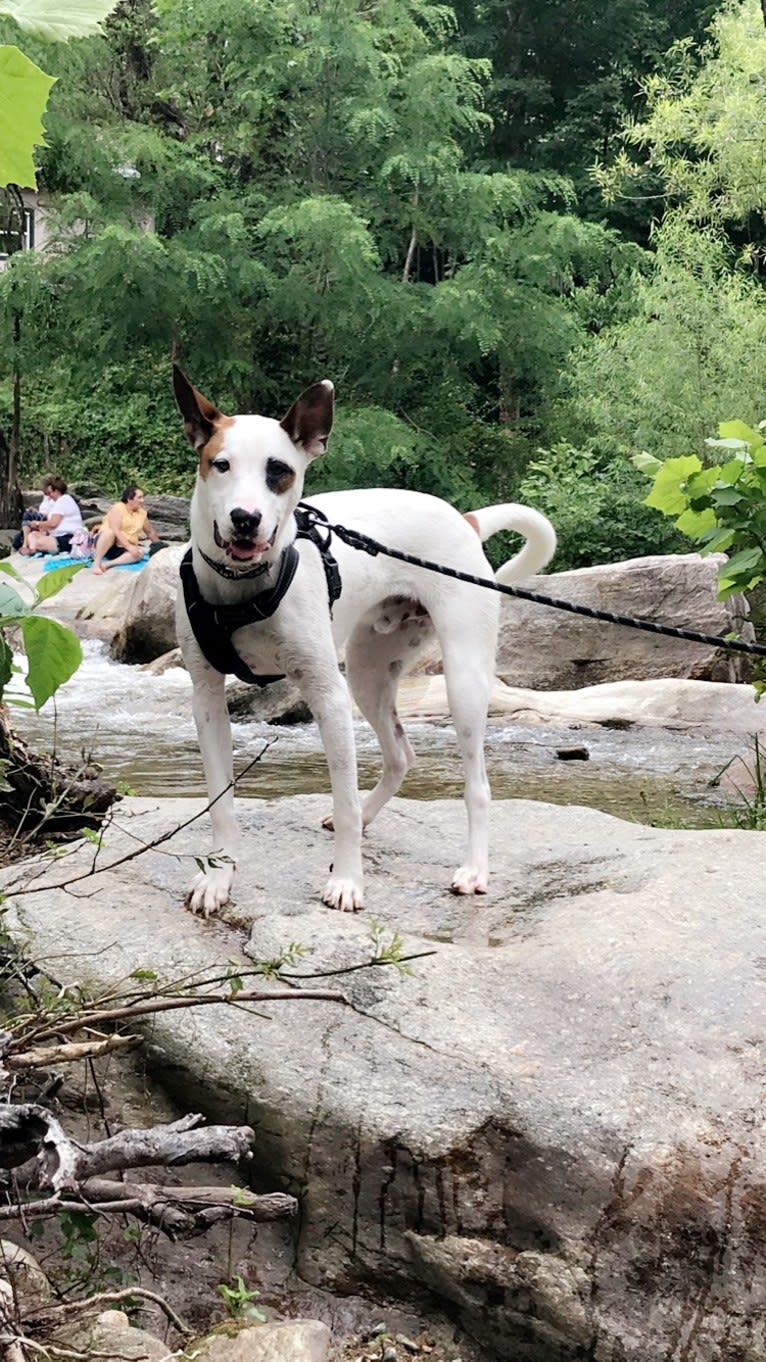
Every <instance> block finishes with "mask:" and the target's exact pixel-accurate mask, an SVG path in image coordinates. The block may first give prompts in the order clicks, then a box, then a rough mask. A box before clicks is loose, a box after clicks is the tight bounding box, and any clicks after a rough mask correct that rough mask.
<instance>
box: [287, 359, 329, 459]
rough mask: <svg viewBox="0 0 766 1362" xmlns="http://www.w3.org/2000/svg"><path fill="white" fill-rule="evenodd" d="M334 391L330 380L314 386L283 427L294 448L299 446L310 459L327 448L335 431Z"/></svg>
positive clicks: (302, 398)
mask: <svg viewBox="0 0 766 1362" xmlns="http://www.w3.org/2000/svg"><path fill="white" fill-rule="evenodd" d="M334 395H335V389H334V387H333V385H332V383H331V382H330V380H329V378H325V379H323V380H322V382H321V383H314V384H312V386H311V387H310V388H307V389H306V391H305V392H303V393H301V395H300V397H299V398H298V400H297V402H293V405H292V406H291V408H290V410H289V411H288V413H287V415H286V416H284V417H283V418H282V420H281V422H280V425H281V427H282V429H283V430H284V431H286V432H287V434H288V435H289V436H290V439H291V440H292V442H293V444H295V445H300V447H301V449H302V450H303V452H304V454H305V455H306V458H307V459H315V458H316V457H317V455H318V454H323V453H324V451H325V450H326V448H327V439H328V436H329V434H330V431H331V430H332V412H333V398H334Z"/></svg>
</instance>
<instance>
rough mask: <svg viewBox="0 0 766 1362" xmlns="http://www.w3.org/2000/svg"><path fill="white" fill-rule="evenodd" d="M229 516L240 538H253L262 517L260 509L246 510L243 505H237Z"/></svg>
mask: <svg viewBox="0 0 766 1362" xmlns="http://www.w3.org/2000/svg"><path fill="white" fill-rule="evenodd" d="M229 518H230V520H231V523H232V528H233V530H234V533H235V535H236V536H237V537H238V538H239V539H252V538H253V537H254V535H255V532H256V530H257V529H258V526H259V525H260V523H261V519H262V517H261V513H260V511H245V510H243V508H242V507H241V506H235V507H234V510H233V511H230V512H229Z"/></svg>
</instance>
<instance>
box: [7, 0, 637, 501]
mask: <svg viewBox="0 0 766 1362" xmlns="http://www.w3.org/2000/svg"><path fill="white" fill-rule="evenodd" d="M125 14H126V6H125V0H123V5H122V6H121V7H120V9H119V10H118V11H117V14H116V15H115V18H114V20H110V23H109V25H108V26H107V32H106V35H105V38H104V39H98V40H95V39H94V40H89V42H88V43H85V44H78V45H76V47H75V48H72V49H71V50H70V49H62V52H61V58H60V61H59V64H58V65H57V68H56V71H57V74H59V75H60V76H61V77H62V79H61V80H60V81H59V83H58V85H57V86H56V87H55V90H54V94H53V97H52V100H51V111H50V116H49V119H48V129H49V132H48V142H49V146H48V148H47V149H46V150H45V151H44V153H43V160H42V173H43V177H44V182H45V184H46V186H49V187H50V189H51V190H55V196H56V205H57V218H56V231H57V236H58V241H59V242H60V253H59V254H58V255H57V256H56V257H55V258H54V259H51V260H50V261H48V262H46V263H44V264H42V263H41V264H40V265H39V267H38V273H39V275H40V276H42V277H43V278H44V279H45V281H46V282H45V287H46V288H47V290H48V294H49V298H50V306H49V307H48V308H47V309H45V310H44V311H42V312H40V311H38V309H37V308H36V307H34V306H32V305H31V303H30V305H29V306H26V305H25V306H24V318H25V326H29V327H30V343H29V363H30V365H31V366H32V367H31V368H30V370H29V373H28V377H27V386H26V411H27V419H28V422H29V423H30V424H29V425H28V430H29V432H30V434H34V433H35V432H39V436H40V438H45V439H46V440H47V441H48V442H49V443H50V442H51V441H53V442H54V447H58V448H60V449H61V450H62V453H63V454H64V457H65V464H64V466H65V467H66V471H67V472H68V473H69V474H70V475H71V474H72V473H73V472H74V471H76V470H77V469H78V468H79V469H80V470H82V469H83V467H84V466H85V465H87V466H88V467H89V468H90V467H92V466H93V464H94V463H95V462H97V461H100V467H101V468H102V470H103V469H106V471H107V476H109V477H110V478H111V479H113V480H115V481H116V480H117V477H118V473H119V475H122V474H123V473H125V472H127V471H132V472H134V473H139V472H141V471H142V470H144V469H151V468H154V469H155V474H154V477H153V478H152V485H154V486H157V485H158V482H159V481H160V480H161V481H162V483H163V484H164V485H165V486H170V485H171V484H172V485H174V486H175V487H176V489H177V488H178V484H179V482H180V481H181V479H182V478H184V477H187V476H188V474H187V472H186V470H187V469H188V462H187V461H186V459H185V457H184V455H183V453H182V446H181V442H180V441H178V442H177V447H178V456H177V462H176V465H175V467H172V466H171V463H172V460H171V459H169V458H166V454H165V451H166V449H167V448H168V441H169V440H171V439H174V438H175V435H174V432H175V429H176V426H175V420H174V417H173V414H172V406H171V399H170V395H169V391H168V387H167V385H166V384H165V381H164V376H162V375H163V364H166V363H167V358H168V356H169V355H172V356H173V357H179V358H181V359H182V361H183V363H184V364H185V366H186V367H187V369H188V370H189V371H190V372H191V373H192V374H194V375H195V376H196V377H197V378H198V380H199V381H200V382H202V383H204V384H205V385H206V386H207V387H208V388H209V389H210V390H211V391H214V392H215V394H216V397H217V398H218V400H219V401H220V402H221V404H222V406H224V408H225V407H226V406H227V405H230V406H233V407H235V408H239V409H242V408H250V409H262V410H268V411H274V410H277V411H278V410H279V409H280V407H286V406H287V404H288V403H289V402H290V401H291V400H292V399H293V397H294V395H295V392H296V390H297V389H299V388H300V387H301V386H304V385H305V384H306V383H307V382H309V381H312V380H314V379H315V378H317V377H318V376H321V375H322V374H328V375H329V376H331V377H332V378H333V379H334V380H335V381H336V382H337V383H338V385H339V392H340V397H341V400H342V406H343V408H346V409H347V410H348V415H349V418H351V417H352V415H353V413H355V412H357V411H358V412H359V419H358V420H356V421H354V422H351V423H350V424H349V426H348V429H349V430H351V428H352V425H353V428H354V429H355V431H357V432H358V431H359V430H361V429H362V428H363V427H364V428H368V427H369V422H370V420H371V416H372V414H373V413H374V412H376V411H377V412H379V413H380V418H379V425H380V428H381V429H383V428H385V429H386V430H387V431H390V432H393V431H394V429H395V430H396V432H397V434H396V435H395V436H394V435H392V438H393V439H394V445H395V447H396V449H397V450H398V451H399V453H398V455H397V457H396V458H389V457H388V454H387V452H386V453H383V454H381V453H380V452H379V449H378V442H377V441H374V440H373V441H371V443H370V446H369V448H368V449H367V450H366V452H365V457H364V458H363V460H362V462H361V463H360V464H359V465H358V466H357V469H356V473H357V478H356V480H357V482H363V481H365V480H374V481H379V480H380V477H381V470H383V471H384V476H385V477H387V478H389V479H390V480H391V481H395V480H400V479H401V478H405V479H411V480H412V481H414V482H416V483H417V484H418V485H423V486H425V487H426V488H427V489H428V490H434V491H436V490H438V491H440V492H442V493H443V494H446V495H452V496H454V497H456V498H458V497H462V496H465V497H471V498H473V497H476V496H482V495H488V494H490V493H492V494H493V495H494V494H495V492H496V491H501V492H503V493H504V494H508V493H510V492H512V491H513V487H514V485H515V482H516V480H517V478H518V474H519V472H520V470H521V467H522V466H523V462H524V459H525V457H526V451H527V450H528V448H529V443H528V442H529V438H530V436H531V435H533V434H534V433H535V431H536V427H537V426H538V425H539V421H540V419H541V413H542V412H543V410H544V408H545V404H546V403H548V402H550V401H551V399H552V397H553V394H554V393H555V391H556V390H557V387H558V382H559V372H560V369H561V368H562V366H563V365H564V363H565V360H566V356H567V354H568V351H569V349H570V348H571V346H572V345H573V344H574V343H577V342H578V341H579V340H580V339H581V338H582V337H583V336H584V334H585V333H586V331H587V329H588V327H589V326H591V325H593V324H594V319H596V318H597V319H598V324H599V325H602V324H603V322H604V320H605V319H607V318H608V317H609V316H610V315H611V309H612V306H613V303H612V300H613V299H614V298H616V297H617V296H618V295H619V293H620V287H619V285H616V283H615V280H616V279H619V278H620V277H621V276H622V275H623V274H624V272H625V270H626V268H627V267H628V264H629V263H630V262H629V259H628V258H627V256H626V252H625V251H624V250H623V249H622V247H621V246H620V244H619V242H618V241H617V240H616V239H615V237H614V236H613V235H611V234H609V233H607V232H605V231H604V230H603V229H602V228H601V227H598V226H596V225H592V224H591V225H588V224H582V223H580V222H578V220H577V218H576V217H575V216H574V214H573V212H572V211H571V210H572V208H573V200H572V195H571V190H570V187H569V186H568V183H567V181H566V180H565V179H563V178H562V177H561V176H556V175H530V174H529V173H527V172H514V171H510V170H509V171H507V172H504V173H500V172H495V173H488V172H487V171H486V170H485V169H483V168H482V167H481V165H480V164H471V163H470V162H469V160H468V153H469V151H471V149H472V148H473V147H474V146H475V144H476V141H477V139H478V138H479V137H480V136H481V135H482V133H483V132H485V131H487V129H488V120H487V116H486V111H485V109H484V92H485V90H486V86H487V81H488V79H489V74H490V73H489V68H488V65H487V63H486V61H482V60H477V59H469V58H467V57H465V56H462V55H460V54H459V53H456V52H455V51H454V50H452V49H451V46H450V45H451V44H453V42H454V36H455V35H454V18H453V16H452V12H451V11H450V10H449V9H447V8H446V7H444V6H432V5H423V4H422V3H420V0H417V2H416V0H407V3H405V4H402V3H400V2H399V0H397V3H396V4H394V3H393V0H391V3H384V4H381V5H379V6H376V7H375V8H374V9H370V8H369V7H368V6H366V5H363V4H361V3H359V0H336V3H335V4H334V5H332V6H325V5H322V6H316V5H314V4H311V3H309V0H292V2H291V3H290V4H289V5H285V4H283V3H281V2H280V3H276V0H252V3H248V4H245V3H244V2H243V0H215V3H214V4H213V5H212V8H211V5H210V4H209V3H205V4H203V3H202V2H201V0H162V3H161V4H159V5H158V12H157V14H156V15H152V13H151V11H150V10H149V9H148V7H147V6H146V5H145V4H144V3H143V0H134V3H132V4H131V5H130V6H129V13H128V16H127V18H125ZM128 53H130V54H131V56H130V61H127V60H126V55H127V54H128ZM118 73H119V79H118ZM471 154H472V153H471ZM147 223H151V224H152V225H153V228H154V231H153V232H147V231H146V225H147ZM7 273H9V274H12V272H10V271H9V272H7ZM15 283H16V285H17V294H16V298H17V302H18V301H19V298H20V299H21V302H22V303H24V300H25V290H26V289H27V288H29V289H31V288H32V287H33V285H32V279H31V276H30V278H27V277H25V276H23V275H22V274H21V273H19V274H18V278H17V279H16V281H15ZM34 287H35V288H39V282H38V280H37V279H35V284H34ZM10 292H11V280H10V279H6V280H2V281H0V309H2V308H5V309H6V312H7V308H8V305H9V298H10ZM0 324H2V322H0ZM5 324H6V325H7V324H8V323H7V321H6V323H5ZM73 336H74V337H76V344H75V345H72V344H71V338H72V337H73ZM118 370H119V374H120V376H119V378H117V379H116V381H115V375H116V371H118ZM107 372H108V374H109V381H108V383H107V382H105V381H104V379H105V374H106V373H107ZM110 385H111V391H109V386H110ZM85 394H87V402H84V401H81V402H79V403H78V401H77V399H78V396H81V395H82V396H84V395H85ZM115 400H119V402H120V404H121V405H122V408H123V410H128V411H129V412H130V422H131V430H130V431H125V430H124V427H123V429H122V433H121V434H120V432H119V431H118V429H117V428H116V426H117V424H118V423H116V422H115V417H114V414H113V408H114V406H115ZM163 411H164V413H165V419H166V421H167V431H168V435H167V436H166V437H164V438H163V437H162V436H161V435H160V436H159V437H158V425H160V424H161V415H162V412H163ZM86 412H87V415H86ZM72 418H74V424H73V423H72ZM99 426H100V427H101V429H100V431H99V429H98V428H99ZM171 432H172V433H173V434H171ZM120 438H122V439H123V443H124V449H123V451H122V452H120V451H119V450H118V449H117V448H116V445H117V443H118V440H119V439H120ZM343 438H344V436H343V422H342V421H341V422H340V423H339V438H338V440H336V441H335V442H334V446H335V448H336V449H337V458H338V460H339V463H338V465H337V466H338V467H339V466H340V464H343V463H344V461H345V460H346V459H347V457H348V455H347V450H344V448H343V446H342V441H343ZM353 438H354V441H356V438H357V437H356V435H355V436H354V437H353ZM158 443H159V457H157V449H158ZM70 444H76V447H77V450H78V453H77V461H76V462H75V461H74V460H70V462H69V464H68V465H67V464H66V448H67V446H68V445H70ZM349 447H350V446H349ZM105 450H106V451H107V457H106V458H105V457H104V451H105ZM126 460H132V463H133V467H132V469H131V470H128V469H126V466H125V465H126ZM333 467H334V464H333V461H332V460H328V461H326V462H325V461H323V464H322V467H321V468H318V469H317V474H318V476H319V477H324V478H325V479H327V478H330V477H332V476H333Z"/></svg>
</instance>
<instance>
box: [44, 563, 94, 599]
mask: <svg viewBox="0 0 766 1362" xmlns="http://www.w3.org/2000/svg"><path fill="white" fill-rule="evenodd" d="M84 567H85V563H68V564H67V566H66V567H58V568H52V569H51V571H50V572H44V573H43V575H42V577H41V578H40V580H39V581H38V582H37V585H36V588H35V589H36V591H37V599H38V600H39V601H47V599H48V597H49V596H55V595H56V593H57V592H59V591H60V590H61V588H62V586H66V584H67V582H71V580H72V578H73V577H75V576H76V575H77V573H78V572H82V570H83V568H84Z"/></svg>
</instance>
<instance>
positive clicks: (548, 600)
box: [304, 507, 766, 657]
mask: <svg viewBox="0 0 766 1362" xmlns="http://www.w3.org/2000/svg"><path fill="white" fill-rule="evenodd" d="M304 510H306V511H308V514H309V516H311V515H313V514H315V512H314V509H313V507H305V508H304ZM322 528H323V529H324V530H325V531H328V530H329V531H330V533H331V534H336V535H337V536H338V538H339V539H341V540H342V541H343V543H344V544H348V545H349V547H350V548H352V549H360V550H361V551H362V552H363V553H369V554H371V555H372V557H376V556H377V555H378V554H379V553H382V554H384V555H385V557H386V558H396V559H397V560H398V561H399V562H401V563H409V564H411V566H412V567H419V568H425V569H426V570H427V571H428V572H439V573H441V575H442V576H443V577H454V578H455V579H456V581H458V582H468V583H469V584H470V585H472V586H481V587H484V588H485V589H486V590H487V591H499V592H500V593H501V594H502V595H504V596H517V597H518V598H519V599H520V600H522V601H534V602H535V603H536V604H537V605H548V606H550V607H551V608H552V609H553V610H565V611H566V612H567V613H568V614H570V615H584V616H585V617H586V619H591V620H603V621H604V622H605V623H606V624H624V625H627V626H629V627H630V628H631V629H643V630H644V632H645V633H648V634H665V635H667V636H668V637H670V638H682V639H686V641H687V642H688V643H707V644H712V645H713V646H714V647H716V648H726V649H727V650H728V651H729V652H735V653H749V654H751V655H753V656H755V657H766V645H764V644H762V643H745V642H744V641H743V640H742V639H735V638H723V637H721V635H719V634H702V633H700V632H699V631H698V630H696V629H679V628H677V627H676V626H675V625H672V624H656V623H655V622H654V620H645V619H636V618H635V617H634V616H633V615H619V614H617V613H616V612H615V611H613V610H598V609H596V607H595V606H592V605H577V604H575V603H574V602H573V601H563V600H560V599H557V598H556V597H554V596H546V595H543V593H542V592H539V591H529V590H527V588H526V587H523V586H506V585H504V583H502V582H495V581H491V580H489V579H488V578H486V577H474V576H473V575H472V574H471V573H469V572H460V571H458V569H457V568H450V567H445V566H444V564H443V563H432V562H430V561H429V560H428V559H427V558H416V557H415V556H414V555H413V554H411V553H403V552H402V551H401V550H400V549H390V548H388V547H387V546H386V545H385V544H380V543H378V541H377V539H371V538H370V536H369V535H367V534H362V533H361V531H360V530H349V529H348V528H347V527H346V526H345V525H330V524H328V523H327V521H326V520H324V518H323V519H322Z"/></svg>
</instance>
